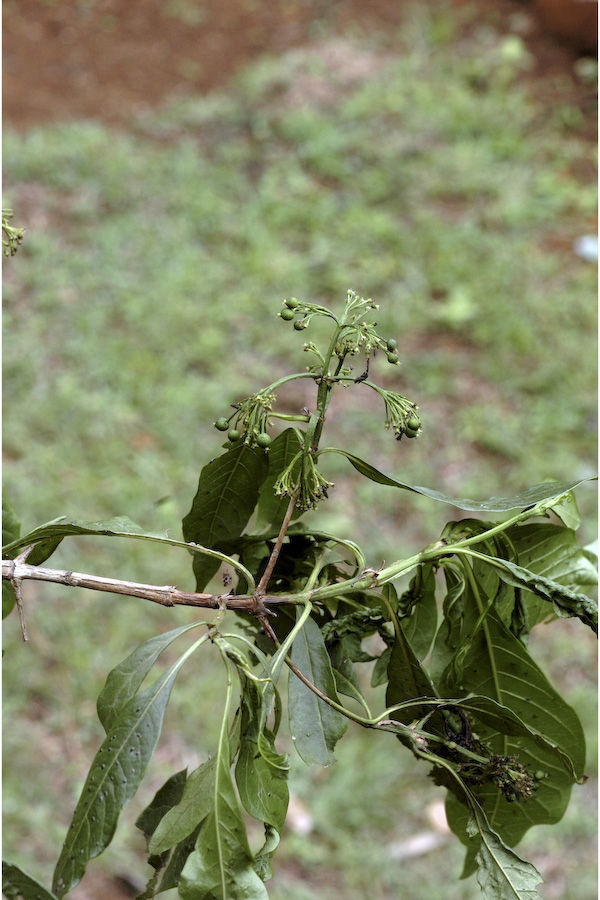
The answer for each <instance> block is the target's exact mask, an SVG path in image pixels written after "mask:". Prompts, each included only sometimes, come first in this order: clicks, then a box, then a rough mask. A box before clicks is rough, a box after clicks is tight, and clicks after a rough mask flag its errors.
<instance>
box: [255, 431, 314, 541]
mask: <svg viewBox="0 0 600 900" xmlns="http://www.w3.org/2000/svg"><path fill="white" fill-rule="evenodd" d="M302 443H303V442H302V437H301V433H300V432H299V431H298V429H297V428H286V429H285V431H282V432H281V434H279V435H277V437H276V438H275V440H274V441H273V443H272V444H271V446H270V447H269V471H268V474H267V477H266V478H265V480H264V482H263V484H262V487H261V490H260V495H259V498H258V506H257V509H256V512H257V528H258V529H261V528H271V529H274V530H275V531H276V532H277V531H279V528H280V527H281V523H282V522H283V517H284V516H285V513H286V510H287V508H288V506H289V503H290V498H289V497H279V496H277V494H276V493H275V482H276V481H277V479H278V478H279V476H280V475H281V473H282V472H283V470H284V469H285V468H287V466H288V465H289V464H290V463H291V462H292V460H293V458H294V456H296V454H297V453H298V451H299V450H300V449H301V448H302ZM300 466H301V462H300V461H299V462H298V469H300Z"/></svg>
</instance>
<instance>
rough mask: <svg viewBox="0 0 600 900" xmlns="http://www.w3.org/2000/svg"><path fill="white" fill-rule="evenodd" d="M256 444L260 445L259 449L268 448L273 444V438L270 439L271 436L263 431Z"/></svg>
mask: <svg viewBox="0 0 600 900" xmlns="http://www.w3.org/2000/svg"><path fill="white" fill-rule="evenodd" d="M256 443H257V444H258V446H259V447H263V448H266V447H268V446H269V444H270V443H271V438H270V437H269V435H268V434H267V432H266V431H262V432H261V433H260V434H259V435H258V437H257V438H256Z"/></svg>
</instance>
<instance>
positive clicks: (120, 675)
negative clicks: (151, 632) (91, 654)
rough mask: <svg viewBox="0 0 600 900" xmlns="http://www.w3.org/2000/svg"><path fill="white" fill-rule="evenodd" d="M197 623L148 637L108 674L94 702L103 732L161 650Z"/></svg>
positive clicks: (137, 687) (111, 723)
mask: <svg viewBox="0 0 600 900" xmlns="http://www.w3.org/2000/svg"><path fill="white" fill-rule="evenodd" d="M199 624H200V623H198V622H195V623H193V624H192V625H183V626H181V628H174V629H173V630H172V631H165V633H164V634H158V635H155V636H154V637H151V638H150V639H149V640H147V641H145V642H144V643H143V644H140V646H139V647H136V649H135V650H134V651H133V653H131V654H130V655H129V656H128V657H127V658H126V659H124V660H123V662H122V663H119V665H118V666H116V667H115V668H114V669H113V670H112V671H111V672H109V673H108V676H107V678H106V683H105V685H104V687H103V688H102V690H101V691H100V694H99V696H98V700H97V702H96V709H97V712H98V718H99V719H100V721H101V722H102V725H103V727H104V730H105V731H109V730H110V728H111V726H112V725H113V723H114V721H115V719H116V718H117V717H118V715H119V713H120V712H121V710H122V708H123V707H124V706H125V704H126V703H128V702H129V701H130V700H131V698H132V697H134V696H135V694H136V693H137V691H138V689H139V687H140V685H141V684H142V682H143V680H144V678H145V677H146V676H147V675H148V673H149V672H150V670H151V668H152V666H153V665H154V663H155V662H156V660H157V659H158V657H159V656H160V654H161V653H162V652H163V650H166V648H167V647H168V646H169V645H170V644H172V643H173V641H174V640H176V639H177V638H178V637H179V636H180V635H182V634H185V632H186V631H190V630H191V629H192V628H196V627H197V626H198V625H199Z"/></svg>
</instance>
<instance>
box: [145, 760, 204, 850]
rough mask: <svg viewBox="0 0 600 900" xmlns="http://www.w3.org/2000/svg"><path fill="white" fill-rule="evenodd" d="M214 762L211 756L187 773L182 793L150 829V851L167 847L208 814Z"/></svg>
mask: <svg viewBox="0 0 600 900" xmlns="http://www.w3.org/2000/svg"><path fill="white" fill-rule="evenodd" d="M215 766H216V757H214V756H211V757H210V758H209V759H207V760H206V762H204V763H202V765H201V766H198V768H197V769H194V771H193V772H192V773H191V775H189V776H188V777H187V780H186V782H185V786H184V788H183V791H182V795H181V797H180V798H179V800H178V801H177V803H176V804H174V805H173V807H172V808H171V809H169V810H166V811H165V814H164V816H163V817H162V818H161V820H160V822H159V823H158V824H157V825H156V828H155V829H154V831H153V832H152V837H151V838H150V843H149V846H148V849H149V851H150V853H152V854H159V853H163V852H164V851H165V850H170V849H171V848H172V847H174V846H175V845H176V844H178V843H179V842H180V841H183V840H184V839H185V838H186V837H188V835H190V834H191V833H192V832H193V830H194V828H196V827H197V825H199V823H200V822H202V821H203V820H204V819H205V818H206V817H207V816H208V814H209V812H210V810H211V806H212V793H213V787H214V781H215Z"/></svg>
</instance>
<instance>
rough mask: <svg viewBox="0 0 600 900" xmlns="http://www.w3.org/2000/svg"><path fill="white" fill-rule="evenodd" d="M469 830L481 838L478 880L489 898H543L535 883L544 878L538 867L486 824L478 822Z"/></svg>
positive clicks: (529, 899) (495, 899)
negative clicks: (508, 845)
mask: <svg viewBox="0 0 600 900" xmlns="http://www.w3.org/2000/svg"><path fill="white" fill-rule="evenodd" d="M469 830H470V831H471V833H478V834H479V835H480V837H481V843H480V846H479V852H478V853H477V856H476V862H477V867H478V868H477V881H478V883H479V887H480V888H481V890H482V891H483V896H484V897H485V898H487V900H540V895H539V894H538V892H537V891H536V886H537V885H538V884H540V882H541V881H542V880H543V879H542V876H541V875H540V873H539V872H538V870H537V869H536V868H535V866H532V865H531V863H529V862H527V861H526V860H524V859H521V857H520V856H518V855H517V854H516V853H515V852H514V850H511V849H510V848H509V847H507V846H506V844H504V843H503V841H502V840H501V839H500V837H499V836H498V835H497V834H496V833H495V832H494V831H492V829H491V828H490V827H489V826H488V825H487V823H485V824H483V823H482V822H477V824H476V825H473V824H472V825H471V828H470V829H469Z"/></svg>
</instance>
